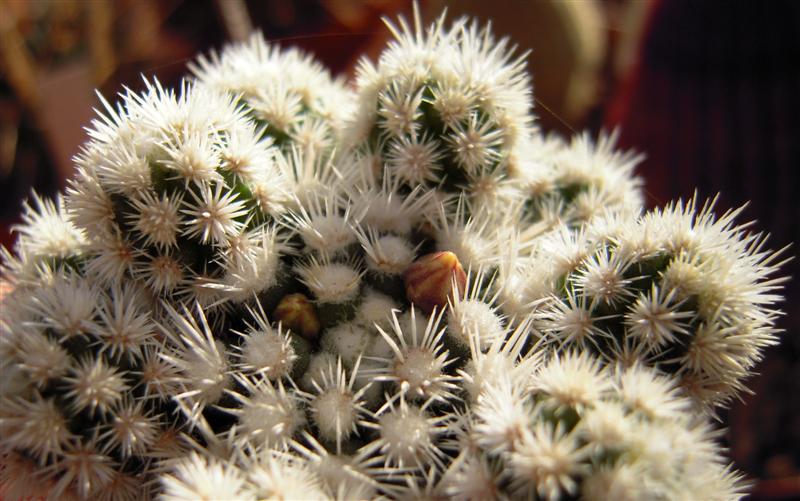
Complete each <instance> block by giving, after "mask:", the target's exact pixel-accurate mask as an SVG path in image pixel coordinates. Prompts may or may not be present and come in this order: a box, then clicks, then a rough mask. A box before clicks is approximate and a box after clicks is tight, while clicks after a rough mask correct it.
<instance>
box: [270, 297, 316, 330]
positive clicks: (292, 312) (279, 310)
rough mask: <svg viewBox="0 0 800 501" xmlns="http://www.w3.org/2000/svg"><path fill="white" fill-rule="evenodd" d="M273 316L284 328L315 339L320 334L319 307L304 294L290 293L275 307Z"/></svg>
mask: <svg viewBox="0 0 800 501" xmlns="http://www.w3.org/2000/svg"><path fill="white" fill-rule="evenodd" d="M272 316H273V318H274V319H275V320H277V321H278V322H281V324H282V325H283V327H284V328H286V329H289V330H290V331H292V332H294V333H295V334H299V335H300V336H302V337H304V338H305V339H308V340H309V341H313V340H315V339H316V338H317V336H319V331H320V324H319V317H318V316H317V309H316V308H315V307H314V305H313V304H312V303H311V301H309V300H308V298H307V297H306V296H305V295H303V294H289V295H287V296H284V297H283V299H281V300H280V302H279V303H278V306H276V307H275V312H274V313H273V315H272Z"/></svg>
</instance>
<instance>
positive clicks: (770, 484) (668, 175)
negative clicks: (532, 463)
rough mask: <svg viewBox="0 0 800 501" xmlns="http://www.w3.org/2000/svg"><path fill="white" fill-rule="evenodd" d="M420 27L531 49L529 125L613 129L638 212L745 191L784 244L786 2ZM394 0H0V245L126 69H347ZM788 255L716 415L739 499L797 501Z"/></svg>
mask: <svg viewBox="0 0 800 501" xmlns="http://www.w3.org/2000/svg"><path fill="white" fill-rule="evenodd" d="M420 7H421V10H422V12H423V17H424V19H425V20H426V21H431V20H433V19H434V18H435V17H436V16H437V15H438V14H439V13H440V11H441V10H442V8H444V7H447V8H448V11H449V16H450V17H451V18H454V17H457V16H459V15H461V14H470V15H473V16H475V17H478V18H479V19H481V20H482V21H487V20H489V19H492V22H493V26H494V32H495V34H500V35H508V36H509V37H510V38H511V39H512V40H513V42H514V43H516V44H517V45H518V46H519V47H521V48H522V49H531V50H532V52H531V54H530V57H529V68H530V69H531V71H532V73H533V81H534V92H535V96H536V113H537V115H538V121H539V125H540V127H541V128H542V129H543V130H545V131H555V132H558V133H560V134H565V135H567V134H571V133H573V132H575V131H580V130H584V129H588V130H591V131H593V132H594V133H596V132H597V131H599V130H601V129H603V128H606V129H611V128H614V127H619V128H620V130H621V143H622V144H621V146H622V147H625V148H635V149H637V150H639V151H643V152H645V153H646V154H647V159H646V160H645V162H644V163H643V164H642V165H641V166H640V167H639V171H638V172H639V174H640V175H641V176H643V177H644V178H645V179H646V188H647V196H648V204H649V205H650V206H657V205H663V204H664V203H666V202H668V201H670V200H673V199H676V198H678V197H683V198H684V199H685V198H687V197H690V196H692V194H693V193H694V192H695V190H696V191H697V193H698V195H699V197H700V199H701V200H703V199H705V198H707V197H713V196H715V195H716V194H718V193H719V195H720V196H719V201H718V204H717V210H718V211H724V210H726V209H728V208H735V207H738V206H740V205H742V204H744V203H745V202H747V201H750V204H749V206H748V207H747V209H746V211H745V213H744V216H743V219H742V220H741V222H744V221H747V220H755V221H757V223H756V225H755V226H754V227H755V228H757V229H758V230H759V231H765V232H768V233H770V234H771V237H770V240H769V242H770V245H771V247H772V248H774V249H777V248H781V247H784V246H786V245H788V244H790V243H792V242H795V246H794V247H793V248H791V249H789V254H796V253H797V243H800V173H799V172H798V169H800V1H795V0H786V1H782V0H772V1H770V2H757V1H751V2H745V1H704V2H691V1H688V0H686V1H679V0H676V1H672V0H660V1H659V0H653V1H646V0H492V1H486V0H459V1H446V0H420ZM410 12H411V4H410V2H409V1H406V0H295V1H282V0H114V1H108V2H106V1H101V0H29V1H18V0H0V243H2V244H3V245H6V246H9V245H12V244H13V238H14V237H13V234H12V233H11V232H10V231H9V229H10V227H11V226H13V224H15V223H16V222H18V220H19V210H20V204H21V202H22V200H23V199H24V198H25V197H27V196H28V195H29V194H30V192H31V190H36V191H37V192H39V193H42V194H46V195H54V194H55V193H56V192H57V191H58V190H60V189H62V188H63V186H64V183H65V180H66V179H67V178H68V177H69V176H70V175H71V172H72V168H73V167H72V161H71V157H72V156H73V155H74V154H75V153H76V152H77V151H78V147H79V145H80V144H81V143H82V142H83V141H84V140H85V132H84V130H83V127H84V126H86V125H88V123H89V121H90V120H91V118H92V115H93V112H92V108H93V107H95V106H97V105H98V104H99V101H98V99H97V97H96V96H95V94H94V90H95V89H98V90H99V91H100V92H102V93H103V94H104V95H106V96H109V97H112V96H114V95H115V94H116V93H118V92H120V91H121V90H122V89H123V86H129V87H131V88H133V89H140V88H142V87H143V84H142V80H141V75H145V76H147V77H151V76H156V77H157V78H158V79H159V80H161V82H163V83H164V84H165V85H167V86H175V85H177V84H178V83H179V82H180V79H181V77H182V76H183V75H185V74H186V64H187V62H189V61H190V60H191V59H192V58H193V57H194V55H195V54H197V53H199V52H208V51H209V50H211V49H212V48H219V47H220V46H221V45H223V44H224V43H225V42H226V41H234V40H241V39H244V38H245V37H246V36H247V34H248V33H249V32H250V31H251V30H252V29H259V30H262V31H263V32H264V34H265V36H266V38H267V39H268V40H271V41H274V42H276V43H279V44H281V45H285V46H288V45H297V46H300V47H302V48H304V49H306V50H307V51H309V52H311V53H313V54H315V55H316V56H317V57H318V58H319V59H320V60H321V61H322V62H323V63H325V64H326V65H327V66H328V67H329V68H330V69H331V70H332V71H333V72H334V73H342V74H345V75H348V74H350V73H351V72H352V70H353V67H354V65H355V62H356V61H357V60H358V58H359V56H360V55H361V54H367V55H368V56H369V57H371V58H372V59H373V60H374V59H375V58H376V57H377V55H378V54H379V52H380V49H381V47H382V46H383V44H384V43H385V41H386V39H387V36H388V31H387V30H386V29H385V27H384V25H383V23H382V21H381V17H382V16H388V17H389V18H392V19H393V18H395V17H396V16H397V15H398V14H404V15H406V16H409V15H410ZM799 262H800V260H798V259H795V260H794V261H793V262H791V263H790V264H789V265H788V266H787V267H786V268H785V270H786V273H787V274H788V275H792V276H794V277H796V278H797V280H795V281H794V283H792V282H789V283H788V284H787V288H786V295H787V301H786V303H785V305H784V308H785V309H786V311H787V315H786V316H785V317H783V318H782V319H781V327H782V328H783V329H785V331H786V332H785V333H784V335H783V342H782V343H781V345H780V346H778V347H775V348H773V349H771V350H769V351H768V353H767V356H766V358H765V360H764V361H763V362H762V363H761V364H760V365H759V367H758V371H759V372H760V374H759V375H757V376H756V377H754V378H753V379H752V380H751V382H750V387H751V389H752V390H753V391H754V393H755V394H754V395H751V396H746V397H744V399H743V401H742V402H737V403H736V404H734V405H733V406H732V408H731V409H730V410H729V411H727V412H725V413H723V414H724V415H723V416H722V419H723V421H724V424H726V425H727V426H728V427H729V431H728V434H727V435H726V440H727V444H728V446H729V447H730V452H731V456H732V458H733V460H734V462H735V464H736V466H737V467H738V468H739V469H741V470H742V471H744V472H746V474H747V475H748V477H750V478H751V479H753V481H754V482H755V488H754V490H753V495H752V498H753V499H773V500H774V499H800V362H799V361H800V337H798V334H797V333H798V332H800V314H798V311H797V310H798V306H800V288H798V285H797V282H798V281H800V267H799V266H798V263H799Z"/></svg>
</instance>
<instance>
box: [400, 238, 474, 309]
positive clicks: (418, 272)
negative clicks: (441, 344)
mask: <svg viewBox="0 0 800 501" xmlns="http://www.w3.org/2000/svg"><path fill="white" fill-rule="evenodd" d="M403 281H404V282H405V285H406V297H407V298H408V300H409V301H411V302H412V303H414V305H415V306H416V307H417V308H419V309H421V310H422V311H424V312H425V313H430V312H431V311H433V309H434V308H435V307H437V306H438V307H439V308H442V307H444V306H445V305H446V304H447V299H448V298H449V297H450V294H451V291H452V289H453V283H455V284H456V287H457V288H458V294H459V296H460V295H461V294H462V293H463V292H464V287H465V286H466V283H467V274H466V273H464V268H462V267H461V263H460V262H459V261H458V257H457V256H456V255H455V254H453V253H452V252H449V251H444V252H434V253H433V254H427V255H425V256H422V257H421V258H419V259H417V260H416V261H414V262H413V263H411V265H410V266H409V267H408V268H406V270H405V271H404V272H403Z"/></svg>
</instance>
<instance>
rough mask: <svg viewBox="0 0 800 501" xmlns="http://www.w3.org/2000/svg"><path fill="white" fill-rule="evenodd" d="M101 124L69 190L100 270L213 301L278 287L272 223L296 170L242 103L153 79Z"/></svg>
mask: <svg viewBox="0 0 800 501" xmlns="http://www.w3.org/2000/svg"><path fill="white" fill-rule="evenodd" d="M103 102H104V104H105V107H106V114H105V115H101V116H100V117H99V118H98V119H96V120H95V121H94V122H93V128H92V129H91V130H90V131H89V134H90V136H91V139H90V141H89V142H88V143H86V144H85V145H84V147H83V149H82V152H81V154H80V155H78V157H77V168H78V171H77V174H76V176H75V178H74V179H73V180H71V181H70V185H69V188H68V190H67V193H68V195H67V203H66V205H67V212H68V213H69V216H70V218H71V220H72V221H73V222H74V223H75V225H76V226H77V227H78V228H80V229H81V230H83V231H84V232H85V233H86V235H87V236H88V239H89V248H90V251H89V255H90V259H91V261H92V263H90V265H89V269H90V270H91V271H94V272H96V273H97V275H98V276H99V279H100V280H102V281H103V282H105V283H107V284H111V283H115V282H117V281H119V280H130V279H131V278H132V279H136V280H138V281H140V282H141V283H144V284H145V285H146V286H147V287H148V288H149V289H150V290H151V291H152V292H154V293H155V294H157V295H159V296H161V297H171V296H173V295H177V296H183V297H184V298H185V299H186V300H188V301H190V302H191V301H198V302H200V303H201V304H203V305H205V306H207V307H209V306H212V305H215V304H220V303H225V302H226V301H229V300H233V301H234V302H241V301H243V300H245V299H247V298H251V297H253V295H254V294H257V293H260V292H263V291H265V290H268V289H269V288H270V287H273V286H274V285H276V281H275V276H276V274H277V271H278V268H279V266H280V263H279V258H280V256H281V254H282V253H283V252H285V250H286V249H285V247H284V246H283V244H282V242H281V241H280V239H279V238H278V237H277V235H276V232H275V231H274V224H270V222H271V221H274V219H275V218H277V217H279V216H280V215H281V214H282V213H283V212H284V211H285V209H286V204H287V203H288V202H289V200H290V199H291V186H292V179H293V177H292V176H291V174H289V173H288V172H287V171H286V167H282V166H285V165H286V164H285V162H281V161H280V157H279V154H278V153H277V152H276V151H275V150H274V148H273V147H271V146H270V144H269V142H267V141H264V140H263V139H262V134H263V129H261V128H259V127H258V126H257V125H256V124H255V123H254V122H253V121H252V120H250V119H248V118H246V116H245V113H244V111H243V110H242V109H241V108H240V107H237V105H236V103H235V101H234V98H233V97H231V96H230V95H227V94H224V93H219V92H216V91H213V90H210V89H208V88H202V89H201V88H198V87H194V86H192V85H189V84H184V85H183V87H182V88H181V91H180V93H179V94H175V93H174V92H172V91H169V90H165V89H163V88H162V87H161V86H160V85H159V84H158V83H147V90H146V91H145V92H144V93H143V94H136V93H134V92H132V91H128V92H127V93H126V94H125V95H124V96H123V98H122V102H121V104H119V105H118V106H117V107H116V108H114V107H112V106H111V105H110V104H108V103H107V102H105V101H103Z"/></svg>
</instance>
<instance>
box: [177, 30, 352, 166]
mask: <svg viewBox="0 0 800 501" xmlns="http://www.w3.org/2000/svg"><path fill="white" fill-rule="evenodd" d="M189 68H190V70H191V71H192V73H193V74H194V75H195V77H196V78H197V82H198V84H200V85H203V86H208V87H210V88H212V89H214V90H216V91H219V92H224V93H228V94H229V95H231V96H233V97H234V99H235V101H236V103H237V104H240V105H241V106H243V108H244V110H245V111H246V113H247V116H248V117H249V118H251V119H253V120H254V121H255V122H256V123H257V124H258V125H259V126H263V127H265V128H266V132H265V137H267V138H269V140H270V141H271V142H272V143H273V144H274V145H275V146H277V147H279V148H281V149H282V150H283V151H284V152H286V153H289V152H291V151H292V149H293V148H294V149H297V150H300V151H302V152H304V153H306V154H330V153H332V150H333V149H335V148H336V147H337V145H338V144H339V143H340V141H341V139H342V134H343V132H344V125H345V123H346V121H347V120H348V118H349V114H350V112H351V108H352V107H353V106H354V102H353V96H352V93H351V92H350V90H349V89H348V88H347V87H346V86H345V84H344V82H343V81H342V80H340V79H334V78H332V77H331V75H330V73H329V72H328V70H327V69H325V68H324V67H323V66H322V65H321V64H320V63H319V62H318V61H316V60H315V59H314V58H313V57H312V56H310V55H308V54H306V53H304V52H302V51H301V50H299V49H297V48H288V49H282V48H281V47H279V46H277V45H273V44H270V43H269V42H267V41H266V40H265V39H264V35H263V34H261V33H260V32H255V33H253V34H252V35H251V36H250V38H249V39H248V40H247V42H245V43H240V44H232V45H228V46H227V47H225V48H224V49H223V50H222V51H221V52H219V53H216V52H212V53H211V54H209V55H208V56H200V57H198V58H197V60H196V61H195V62H193V63H191V64H190V65H189Z"/></svg>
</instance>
